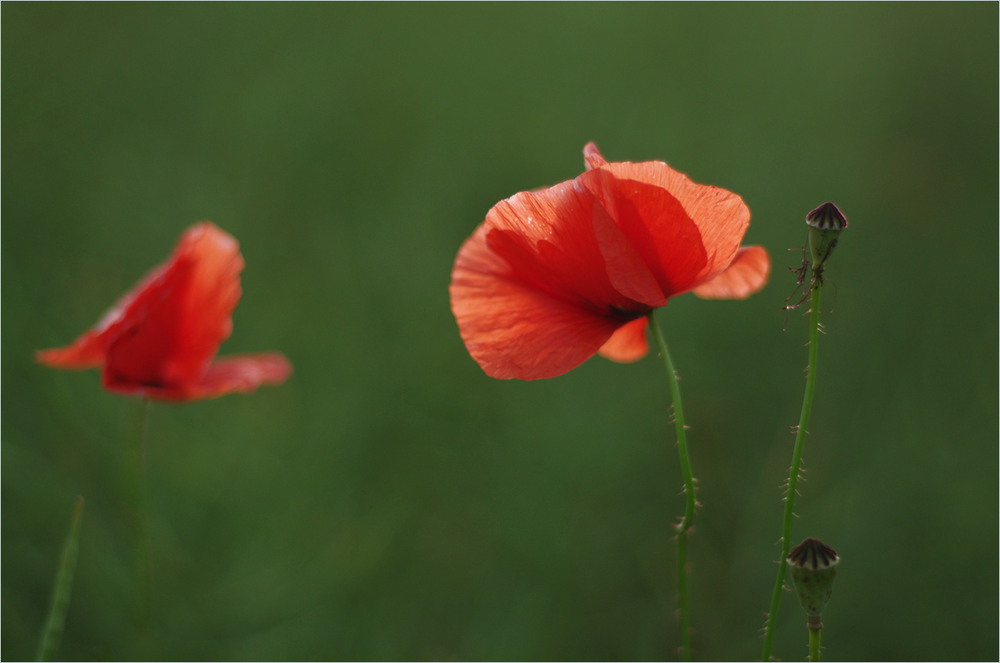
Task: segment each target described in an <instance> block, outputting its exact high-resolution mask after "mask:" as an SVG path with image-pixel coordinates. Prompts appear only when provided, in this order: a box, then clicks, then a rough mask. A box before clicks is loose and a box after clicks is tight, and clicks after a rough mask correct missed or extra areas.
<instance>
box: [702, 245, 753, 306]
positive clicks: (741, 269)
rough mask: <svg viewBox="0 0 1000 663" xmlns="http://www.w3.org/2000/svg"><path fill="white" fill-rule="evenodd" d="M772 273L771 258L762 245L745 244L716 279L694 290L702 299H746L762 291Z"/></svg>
mask: <svg viewBox="0 0 1000 663" xmlns="http://www.w3.org/2000/svg"><path fill="white" fill-rule="evenodd" d="M770 273H771V259H770V258H769V257H768V255H767V251H766V250H765V249H764V247H762V246H744V247H742V248H741V249H740V250H739V251H738V252H737V253H736V258H735V259H734V260H733V262H731V263H730V264H729V267H727V268H726V269H725V270H723V271H722V272H721V273H719V275H718V276H716V277H715V278H714V279H712V280H710V281H707V282H705V283H703V284H701V285H700V286H698V287H697V288H695V289H694V290H693V291H692V292H694V294H695V295H697V296H698V297H701V298H702V299H746V298H747V297H749V296H750V295H752V294H755V293H757V292H760V291H761V290H762V289H763V288H764V286H765V285H766V284H767V279H768V277H769V276H770Z"/></svg>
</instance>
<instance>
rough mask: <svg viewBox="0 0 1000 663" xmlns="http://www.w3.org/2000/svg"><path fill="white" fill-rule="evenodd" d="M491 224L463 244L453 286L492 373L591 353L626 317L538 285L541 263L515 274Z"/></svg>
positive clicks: (577, 360) (539, 373) (546, 370)
mask: <svg viewBox="0 0 1000 663" xmlns="http://www.w3.org/2000/svg"><path fill="white" fill-rule="evenodd" d="M488 228H489V225H488V224H485V223H484V224H483V225H481V226H480V227H479V228H478V229H477V230H476V232H475V233H474V234H473V235H472V237H470V238H469V239H468V240H467V241H466V242H465V243H464V244H463V245H462V248H461V249H460V250H459V252H458V257H457V258H456V260H455V268H454V270H453V272H452V282H451V287H450V292H451V307H452V312H453V313H454V314H455V319H456V320H457V322H458V328H459V332H460V333H461V336H462V340H463V341H465V345H466V348H467V349H468V351H469V354H470V355H472V358H473V359H475V360H476V362H478V363H479V365H480V366H481V367H482V369H483V370H484V371H485V372H486V373H487V374H488V375H490V376H491V377H495V378H502V379H510V378H520V379H523V380H536V379H541V378H548V377H555V376H557V375H562V374H563V373H566V372H568V371H570V370H571V369H573V368H575V367H577V366H579V365H580V364H582V363H583V362H584V361H586V360H587V359H589V358H590V357H592V356H593V355H594V354H595V353H596V352H597V350H598V349H599V348H600V347H601V346H602V345H603V344H604V343H605V342H606V341H607V340H608V339H609V338H610V337H611V335H612V333H614V331H615V329H616V328H617V327H619V326H620V325H621V324H622V320H619V319H615V318H613V317H609V316H606V315H600V314H598V313H597V312H596V311H595V310H593V309H592V308H590V307H588V306H584V305H581V303H580V302H578V301H570V300H568V299H567V298H566V297H565V296H563V295H562V293H558V294H557V293H553V292H551V288H541V287H536V286H538V285H539V284H538V283H537V281H536V279H537V278H538V276H539V274H538V270H530V271H532V272H534V273H533V274H531V276H532V277H533V278H532V279H530V281H531V282H528V283H525V282H524V281H523V280H521V279H520V278H517V276H518V273H517V272H512V270H511V265H510V263H509V262H508V260H507V259H505V258H504V257H501V256H500V255H499V254H498V253H496V252H494V251H493V250H491V248H490V247H489V246H488V245H487V234H488ZM493 232H496V230H494V231H493ZM505 248H509V247H505ZM507 253H508V255H512V253H511V252H510V251H508V252H507ZM518 257H519V256H517V255H512V258H513V259H517V258H518Z"/></svg>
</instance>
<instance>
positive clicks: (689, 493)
mask: <svg viewBox="0 0 1000 663" xmlns="http://www.w3.org/2000/svg"><path fill="white" fill-rule="evenodd" d="M647 317H648V318H649V329H650V331H651V332H652V334H653V340H654V341H655V342H656V347H657V349H658V350H659V352H660V358H661V359H662V360H663V367H664V368H665V369H666V371H667V381H668V383H669V384H670V398H671V400H672V401H673V404H674V425H675V426H676V429H677V456H678V458H679V459H680V465H681V474H683V476H684V497H685V506H684V517H683V518H681V521H680V522H679V523H677V525H675V530H676V532H677V612H678V616H679V620H680V629H681V658H683V659H684V660H686V661H689V660H691V610H690V606H689V605H688V586H687V536H688V532H689V531H690V529H691V525H692V524H693V523H694V509H695V504H696V502H695V492H694V473H693V472H692V471H691V458H690V456H689V455H688V447H687V428H686V427H685V425H684V407H683V406H682V404H681V385H680V380H679V379H678V377H677V371H676V370H675V369H674V362H673V360H671V359H670V353H669V352H668V351H667V343H666V341H664V340H663V332H662V331H661V330H660V326H659V324H657V322H656V316H655V315H654V314H653V312H652V311H650V312H649V314H648V316H647Z"/></svg>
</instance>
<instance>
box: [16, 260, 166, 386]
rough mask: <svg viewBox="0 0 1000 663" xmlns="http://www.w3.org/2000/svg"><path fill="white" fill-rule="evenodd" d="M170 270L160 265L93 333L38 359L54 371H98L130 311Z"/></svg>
mask: <svg viewBox="0 0 1000 663" xmlns="http://www.w3.org/2000/svg"><path fill="white" fill-rule="evenodd" d="M167 267H168V265H161V266H159V267H157V268H156V269H154V270H152V271H151V272H150V273H149V274H147V275H146V276H145V277H144V278H143V279H142V280H141V281H140V282H139V283H137V284H136V285H135V287H133V288H132V289H131V290H130V291H128V292H127V293H125V294H124V295H122V296H121V297H120V298H119V299H118V301H117V302H115V305H114V306H112V307H111V308H110V309H108V311H107V312H106V313H105V314H104V315H103V316H101V319H100V321H99V322H98V323H97V324H96V325H94V328H93V329H88V330H87V331H85V332H84V333H83V334H82V335H81V336H80V337H79V338H78V339H76V340H75V341H74V342H73V343H72V344H71V345H68V346H66V347H64V348H55V349H52V350H39V351H37V352H36V353H35V359H36V360H37V361H38V362H39V363H41V364H44V365H46V366H51V367H52V368H63V369H69V370H79V369H85V368H97V367H99V366H100V365H101V364H103V363H104V359H105V353H106V352H107V347H108V343H109V339H111V338H113V337H114V336H115V335H116V334H117V331H118V329H119V328H120V326H121V324H122V321H123V320H125V319H126V318H127V317H128V311H129V308H130V307H131V306H132V305H133V303H134V302H135V301H136V299H138V298H140V297H141V296H142V294H143V293H144V292H146V290H148V289H149V288H150V287H151V286H152V285H153V284H155V283H157V282H158V281H159V280H160V279H161V278H162V276H163V273H164V272H165V271H166V269H167Z"/></svg>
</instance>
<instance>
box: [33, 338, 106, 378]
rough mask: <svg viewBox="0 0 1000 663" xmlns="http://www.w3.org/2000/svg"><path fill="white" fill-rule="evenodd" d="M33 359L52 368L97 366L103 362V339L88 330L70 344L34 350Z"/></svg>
mask: <svg viewBox="0 0 1000 663" xmlns="http://www.w3.org/2000/svg"><path fill="white" fill-rule="evenodd" d="M35 360H36V361H37V362H38V363H40V364H45V365H46V366H51V367H52V368H65V369H68V370H82V369H85V368H97V367H98V366H100V365H101V363H103V362H104V340H103V339H102V338H101V337H100V335H99V334H98V333H97V332H95V331H93V330H88V331H86V332H84V333H83V335H82V336H81V337H80V338H78V339H76V340H75V341H73V344H72V345H67V346H66V347H64V348H53V349H51V350H38V351H36V352H35Z"/></svg>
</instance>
